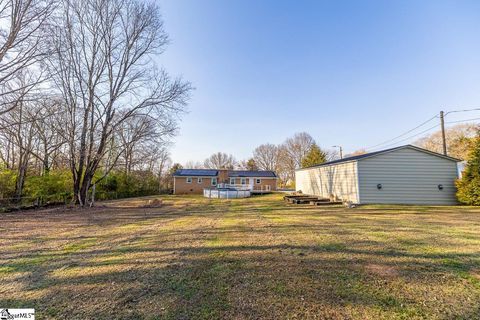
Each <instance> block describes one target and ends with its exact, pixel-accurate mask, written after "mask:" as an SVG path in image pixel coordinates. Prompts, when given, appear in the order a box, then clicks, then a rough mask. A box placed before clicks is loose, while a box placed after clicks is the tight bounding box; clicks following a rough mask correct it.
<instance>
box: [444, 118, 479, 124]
mask: <svg viewBox="0 0 480 320" xmlns="http://www.w3.org/2000/svg"><path fill="white" fill-rule="evenodd" d="M474 120H480V118H471V119H463V120H457V121H448V122H445V123H459V122H466V121H474Z"/></svg>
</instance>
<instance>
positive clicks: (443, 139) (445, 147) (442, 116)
mask: <svg viewBox="0 0 480 320" xmlns="http://www.w3.org/2000/svg"><path fill="white" fill-rule="evenodd" d="M444 118H445V114H444V112H443V111H440V125H441V127H442V144H443V154H444V155H447V140H446V139H445V119H444Z"/></svg>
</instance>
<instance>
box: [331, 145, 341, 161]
mask: <svg viewBox="0 0 480 320" xmlns="http://www.w3.org/2000/svg"><path fill="white" fill-rule="evenodd" d="M332 148H339V149H340V159H343V149H342V146H332Z"/></svg>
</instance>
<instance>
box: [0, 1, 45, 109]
mask: <svg viewBox="0 0 480 320" xmlns="http://www.w3.org/2000/svg"><path fill="white" fill-rule="evenodd" d="M52 10H53V0H0V115H2V114H5V113H6V112H8V111H10V110H12V109H13V108H15V106H16V104H15V103H13V102H14V101H15V100H17V99H18V95H19V94H20V93H21V94H23V95H26V94H28V93H29V92H31V91H32V90H33V88H35V86H36V85H38V84H39V83H40V81H41V80H42V79H43V74H42V72H35V73H30V74H29V75H30V77H28V78H25V79H26V80H28V81H23V82H21V83H19V82H17V81H15V79H16V77H17V76H18V75H19V74H26V71H27V70H28V69H32V68H34V67H35V68H36V69H39V68H40V66H39V65H37V63H38V62H39V61H40V59H42V58H43V57H44V56H45V54H46V53H47V51H46V47H45V46H44V43H45V41H44V40H45V39H44V33H43V30H42V28H43V26H44V24H45V22H46V20H47V18H48V17H49V16H50V13H51V12H52ZM37 71H38V70H37ZM24 100H25V99H24Z"/></svg>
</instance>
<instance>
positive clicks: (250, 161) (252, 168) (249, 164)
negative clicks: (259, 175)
mask: <svg viewBox="0 0 480 320" xmlns="http://www.w3.org/2000/svg"><path fill="white" fill-rule="evenodd" d="M247 169H248V170H250V171H255V170H258V167H257V163H256V162H255V160H254V159H252V158H250V159H248V161H247Z"/></svg>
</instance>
